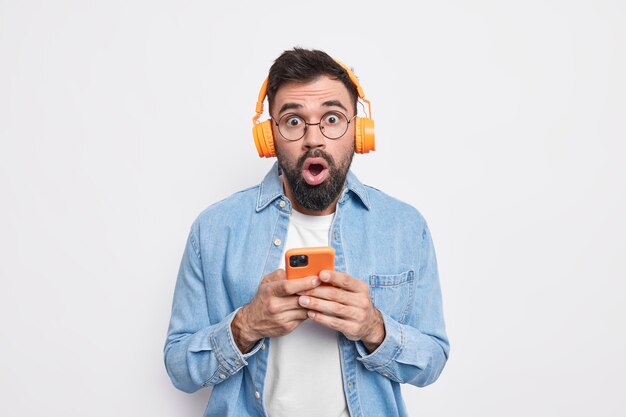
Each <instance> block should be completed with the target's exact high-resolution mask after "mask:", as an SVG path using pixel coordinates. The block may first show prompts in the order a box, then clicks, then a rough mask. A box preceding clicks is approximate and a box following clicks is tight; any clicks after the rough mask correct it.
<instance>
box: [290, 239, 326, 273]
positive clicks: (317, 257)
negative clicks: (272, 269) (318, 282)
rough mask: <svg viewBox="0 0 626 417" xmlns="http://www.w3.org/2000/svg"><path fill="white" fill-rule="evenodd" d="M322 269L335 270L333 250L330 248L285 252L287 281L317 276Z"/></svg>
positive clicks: (300, 249) (320, 247)
mask: <svg viewBox="0 0 626 417" xmlns="http://www.w3.org/2000/svg"><path fill="white" fill-rule="evenodd" d="M324 269H326V270H329V271H334V270H335V249H333V248H331V247H330V246H319V247H312V248H294V249H289V250H288V251H287V252H285V270H286V271H287V279H297V278H304V277H309V276H312V275H319V274H320V272H321V271H322V270H324Z"/></svg>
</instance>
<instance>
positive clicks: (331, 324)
mask: <svg viewBox="0 0 626 417" xmlns="http://www.w3.org/2000/svg"><path fill="white" fill-rule="evenodd" d="M307 316H308V318H309V319H311V320H313V321H314V322H316V323H319V324H321V325H323V326H326V327H328V328H330V329H333V330H337V331H338V332H341V333H343V334H344V336H346V337H347V338H348V339H350V340H356V339H355V338H354V336H353V335H352V332H351V326H352V324H351V323H350V322H348V321H346V320H343V319H341V318H339V317H334V316H329V315H326V314H324V313H320V312H316V311H310V310H309V312H308V313H307Z"/></svg>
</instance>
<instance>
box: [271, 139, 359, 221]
mask: <svg viewBox="0 0 626 417" xmlns="http://www.w3.org/2000/svg"><path fill="white" fill-rule="evenodd" d="M276 152H277V156H278V164H279V165H280V168H281V170H282V172H283V175H284V176H285V178H286V179H287V183H288V184H289V188H291V192H292V193H293V196H294V198H295V199H296V202H297V203H298V204H299V205H301V206H302V207H304V208H305V209H307V210H312V211H323V210H325V209H327V208H328V207H329V206H330V205H331V204H332V203H333V202H335V201H336V199H337V198H338V197H339V193H341V191H342V190H343V186H344V184H345V182H346V177H347V176H348V170H349V169H350V164H352V157H353V156H354V152H350V153H349V154H348V155H347V156H346V157H345V158H344V159H343V160H341V161H339V164H337V163H336V162H335V160H334V159H333V157H332V156H331V155H330V154H328V153H326V152H324V151H323V150H321V149H313V150H310V151H308V152H306V153H305V154H304V155H302V156H301V157H300V158H299V159H298V161H297V162H296V164H295V165H294V164H292V163H291V162H290V161H288V160H287V158H284V157H283V156H282V155H281V154H280V152H279V151H278V149H277V150H276ZM307 158H324V160H326V162H327V163H328V170H329V176H328V179H327V180H326V181H324V182H323V183H321V184H318V185H309V184H307V182H306V181H305V180H304V178H303V176H302V166H303V165H304V161H305V160H306V159H307Z"/></svg>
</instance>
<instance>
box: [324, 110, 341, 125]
mask: <svg viewBox="0 0 626 417" xmlns="http://www.w3.org/2000/svg"><path fill="white" fill-rule="evenodd" d="M323 121H324V124H327V125H336V124H338V123H341V116H340V115H338V114H336V113H326V114H325V115H324V120H323Z"/></svg>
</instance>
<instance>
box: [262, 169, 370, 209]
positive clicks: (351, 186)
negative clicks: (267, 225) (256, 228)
mask: <svg viewBox="0 0 626 417" xmlns="http://www.w3.org/2000/svg"><path fill="white" fill-rule="evenodd" d="M352 194H354V195H355V196H357V197H358V198H359V200H360V201H361V202H362V203H363V205H364V206H365V208H366V209H368V210H369V209H370V202H369V197H368V195H367V189H366V187H365V186H364V185H363V184H362V183H361V182H360V181H359V180H358V178H357V177H356V175H354V174H353V173H352V171H348V176H347V178H346V187H345V188H344V190H343V193H342V195H341V197H340V198H339V204H343V203H344V202H345V201H346V200H347V199H348V198H350V195H352ZM283 196H284V194H283V184H282V181H281V179H280V177H279V176H278V161H276V162H275V163H274V165H273V166H272V168H271V169H270V171H269V172H268V173H267V175H265V178H264V179H263V181H262V182H261V185H260V187H259V196H258V198H257V202H256V211H257V212H259V211H261V210H263V209H264V208H265V207H267V206H268V205H269V204H270V203H272V202H273V201H274V200H276V199H277V198H279V197H283Z"/></svg>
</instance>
